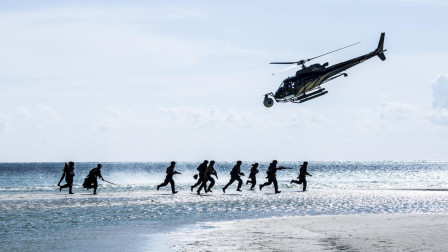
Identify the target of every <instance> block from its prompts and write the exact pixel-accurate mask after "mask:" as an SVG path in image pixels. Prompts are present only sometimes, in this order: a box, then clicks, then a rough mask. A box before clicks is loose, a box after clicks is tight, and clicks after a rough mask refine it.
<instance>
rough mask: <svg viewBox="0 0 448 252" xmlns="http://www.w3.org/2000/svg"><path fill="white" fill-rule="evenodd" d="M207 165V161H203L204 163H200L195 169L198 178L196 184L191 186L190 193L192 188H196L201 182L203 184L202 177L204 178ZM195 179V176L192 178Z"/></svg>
mask: <svg viewBox="0 0 448 252" xmlns="http://www.w3.org/2000/svg"><path fill="white" fill-rule="evenodd" d="M207 164H208V161H207V160H204V162H202V164H200V165H199V166H198V168H197V170H198V172H199V178H198V182H196V184H194V185H192V186H191V191H193V188H195V187H196V186H198V185H200V184H202V182H204V177H205V171H206V170H207ZM194 177H195V178H196V177H197V176H196V175H195V176H194Z"/></svg>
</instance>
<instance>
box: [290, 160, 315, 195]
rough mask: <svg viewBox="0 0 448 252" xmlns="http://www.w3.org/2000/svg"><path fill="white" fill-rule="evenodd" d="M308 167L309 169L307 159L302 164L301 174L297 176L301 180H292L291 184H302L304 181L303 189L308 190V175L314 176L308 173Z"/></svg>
mask: <svg viewBox="0 0 448 252" xmlns="http://www.w3.org/2000/svg"><path fill="white" fill-rule="evenodd" d="M307 169H308V162H306V161H305V162H303V164H302V165H301V166H300V172H299V176H298V177H297V178H298V179H299V180H291V184H292V183H296V184H299V185H300V184H302V183H303V191H306V175H308V176H313V175H311V174H309V173H308V171H307Z"/></svg>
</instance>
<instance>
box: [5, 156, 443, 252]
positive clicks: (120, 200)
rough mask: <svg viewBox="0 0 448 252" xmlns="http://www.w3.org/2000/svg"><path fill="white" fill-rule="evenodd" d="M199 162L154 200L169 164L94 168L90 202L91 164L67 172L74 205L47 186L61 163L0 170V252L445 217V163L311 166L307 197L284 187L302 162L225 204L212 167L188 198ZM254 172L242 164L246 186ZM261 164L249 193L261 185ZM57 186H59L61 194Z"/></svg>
mask: <svg viewBox="0 0 448 252" xmlns="http://www.w3.org/2000/svg"><path fill="white" fill-rule="evenodd" d="M199 163H200V162H179V163H178V164H177V165H176V170H177V171H179V172H181V173H182V174H181V175H175V176H174V180H175V181H176V190H178V191H179V193H178V194H175V195H172V194H171V191H170V187H169V185H168V186H167V187H164V188H161V189H160V190H159V191H157V190H156V187H157V185H158V184H160V183H162V182H163V181H164V178H165V170H166V167H168V165H169V163H102V164H103V168H102V174H103V177H104V178H105V179H106V180H108V181H111V182H113V183H115V184H117V185H113V184H109V183H106V182H103V181H101V180H100V181H99V187H98V194H97V195H92V190H89V191H87V190H86V189H83V188H82V183H83V181H84V178H85V176H86V175H87V174H88V172H89V170H90V169H93V168H95V167H96V163H76V164H75V174H76V175H75V179H74V188H73V191H74V193H75V194H74V195H68V191H67V189H64V190H63V191H62V192H59V189H58V187H57V186H56V185H57V183H58V181H59V179H60V177H61V175H62V169H63V168H64V164H63V163H0V250H1V251H15V250H18V251H42V250H45V251H61V250H67V251H75V250H76V251H80V250H81V251H98V250H99V251H124V250H126V251H151V250H153V251H156V250H164V249H168V248H169V246H170V245H169V243H168V242H167V241H165V240H164V236H163V233H165V232H171V231H173V230H176V229H179V228H182V227H185V226H189V225H193V224H195V223H198V222H210V221H222V220H235V219H248V218H262V217H272V216H307V215H351V214H380V213H427V214H432V213H447V212H448V210H447V209H448V162H433V161H419V162H415V161H414V162H310V163H309V165H308V172H309V173H310V174H312V175H313V176H312V177H307V180H308V189H307V191H306V192H301V185H296V184H290V181H291V179H295V178H296V177H297V176H298V168H299V167H300V165H301V163H302V162H283V163H282V162H280V163H279V165H283V166H286V167H291V168H293V169H292V170H280V171H278V172H277V179H278V181H279V188H280V190H281V191H282V193H280V194H274V189H273V186H272V185H271V186H267V187H265V188H263V190H262V191H259V190H258V186H257V187H256V188H257V190H255V191H249V190H248V188H249V186H245V183H244V186H243V192H237V191H236V186H237V182H235V183H234V184H233V185H232V186H230V187H229V188H228V189H227V191H226V194H224V193H223V192H222V190H221V188H222V187H223V186H224V185H225V184H226V183H227V182H228V181H229V179H230V174H229V172H230V170H231V169H232V167H233V166H234V165H235V162H219V161H218V162H217V163H216V164H215V169H216V170H217V172H218V176H219V179H218V180H217V183H216V185H215V187H214V188H213V189H212V190H213V192H212V193H207V194H203V195H202V196H199V195H197V194H196V192H195V191H194V192H191V191H190V186H191V185H192V184H194V183H195V182H196V181H195V180H194V179H193V175H194V174H196V173H197V170H196V168H197V166H198V165H199ZM251 163H253V162H250V161H245V162H243V166H242V171H243V172H245V173H246V177H242V178H243V180H244V182H245V181H246V179H247V175H248V174H249V170H250V165H251ZM267 167H268V163H260V166H259V170H260V173H259V174H257V183H258V184H260V183H264V182H265V181H266V178H265V176H266V173H265V172H266V169H267ZM64 183H65V181H63V182H62V183H61V184H64Z"/></svg>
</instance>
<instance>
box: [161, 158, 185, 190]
mask: <svg viewBox="0 0 448 252" xmlns="http://www.w3.org/2000/svg"><path fill="white" fill-rule="evenodd" d="M175 165H176V162H174V161H173V162H171V165H170V166H168V168H166V178H165V181H164V182H163V183H162V184H160V185H158V186H157V191H158V190H159V189H160V187H164V186H166V185H168V183H170V184H171V192H172V193H173V194H175V193H177V191H176V190H175V189H174V185H175V184H174V180H173V176H174V174H181V173H180V172H178V171H175V170H174V166H175Z"/></svg>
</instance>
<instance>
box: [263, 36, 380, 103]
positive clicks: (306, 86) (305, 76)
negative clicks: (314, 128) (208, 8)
mask: <svg viewBox="0 0 448 252" xmlns="http://www.w3.org/2000/svg"><path fill="white" fill-rule="evenodd" d="M384 36H385V33H384V32H383V33H381V37H380V41H379V43H378V47H377V48H376V49H375V50H374V51H372V52H370V53H368V54H365V55H362V56H359V57H357V58H353V59H350V60H347V61H344V62H341V63H338V64H335V65H332V66H328V62H326V63H324V64H322V65H321V64H312V65H310V66H306V65H305V63H306V62H308V61H311V60H313V59H316V58H319V57H322V56H324V55H327V54H330V53H333V52H336V51H339V50H342V49H344V48H347V47H350V46H353V45H356V44H358V43H359V42H358V43H355V44H351V45H348V46H345V47H342V48H339V49H337V50H334V51H331V52H328V53H325V54H322V55H319V56H316V57H313V58H309V59H306V60H299V61H293V62H271V63H270V64H291V65H293V66H289V67H288V68H286V69H284V70H287V69H290V68H292V67H297V66H299V65H300V66H301V67H302V69H301V70H299V71H297V72H296V75H295V76H291V77H288V78H286V79H285V80H283V82H282V84H281V85H280V87H279V88H278V89H277V91H276V92H275V94H274V93H272V92H271V93H267V94H265V96H264V101H263V104H264V106H265V107H267V108H269V107H272V105H274V100H275V101H276V102H292V103H303V102H306V101H309V100H311V99H314V98H317V97H320V96H322V95H325V94H327V93H328V91H326V90H325V88H321V85H322V84H323V83H326V82H329V81H331V80H334V79H336V78H338V77H341V76H344V77H347V76H348V75H347V73H342V72H343V71H345V70H347V69H349V68H351V67H353V66H355V65H357V64H359V63H362V62H364V61H366V60H368V59H370V58H372V57H375V56H378V57H379V58H380V59H381V60H382V61H384V60H386V56H385V55H384V52H385V51H387V50H384V49H383V45H384ZM270 96H272V98H274V99H272V98H271V97H270Z"/></svg>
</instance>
